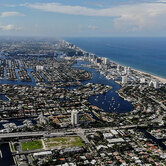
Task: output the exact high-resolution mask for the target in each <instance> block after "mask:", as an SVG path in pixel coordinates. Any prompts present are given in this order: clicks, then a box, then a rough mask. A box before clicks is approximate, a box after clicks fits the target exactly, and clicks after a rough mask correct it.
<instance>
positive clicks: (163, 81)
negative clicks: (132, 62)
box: [132, 68, 166, 84]
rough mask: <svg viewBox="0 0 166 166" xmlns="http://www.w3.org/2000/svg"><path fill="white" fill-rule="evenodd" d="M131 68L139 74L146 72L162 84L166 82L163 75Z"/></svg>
mask: <svg viewBox="0 0 166 166" xmlns="http://www.w3.org/2000/svg"><path fill="white" fill-rule="evenodd" d="M132 69H133V68H132ZM133 70H134V71H136V72H139V73H141V74H147V75H149V76H151V77H152V78H153V79H157V80H159V81H160V82H162V83H163V84H166V78H164V77H160V76H157V75H154V74H151V73H148V72H144V71H141V70H138V69H133Z"/></svg>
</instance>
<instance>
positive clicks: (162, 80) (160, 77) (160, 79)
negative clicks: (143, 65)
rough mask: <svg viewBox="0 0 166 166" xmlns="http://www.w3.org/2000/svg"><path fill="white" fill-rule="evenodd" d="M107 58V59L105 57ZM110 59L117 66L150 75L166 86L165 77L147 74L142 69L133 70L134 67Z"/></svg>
mask: <svg viewBox="0 0 166 166" xmlns="http://www.w3.org/2000/svg"><path fill="white" fill-rule="evenodd" d="M105 58H107V57H105ZM108 59H109V60H110V61H111V62H112V63H115V64H117V65H120V66H126V67H130V68H131V69H132V70H134V71H136V72H138V73H140V74H145V75H149V76H151V77H152V79H157V80H159V81H160V82H161V83H163V84H166V78H164V77H162V76H159V75H155V74H153V73H150V72H147V71H143V70H141V69H136V68H133V67H131V66H127V65H125V64H122V63H119V62H116V61H113V60H112V59H110V58H108Z"/></svg>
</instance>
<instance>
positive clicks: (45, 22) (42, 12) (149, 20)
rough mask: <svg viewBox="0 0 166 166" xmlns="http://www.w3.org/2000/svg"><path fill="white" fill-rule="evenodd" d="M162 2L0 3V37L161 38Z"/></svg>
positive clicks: (165, 30) (165, 28) (165, 10)
mask: <svg viewBox="0 0 166 166" xmlns="http://www.w3.org/2000/svg"><path fill="white" fill-rule="evenodd" d="M165 16H166V1H165V0H139V2H138V1H136V0H119V1H118V2H117V1H116V0H109V1H106V0H95V1H90V2H89V1H87V0H84V1H83V0H77V1H76V0H71V1H67V0H48V1H47V2H44V1H42V0H37V1H35V2H34V1H32V0H29V1H27V0H22V1H21V2H20V1H19V0H15V1H14V2H11V1H9V0H2V1H1V2H0V36H41V37H87V36H89V37H96V36H97V37H106V36H108V37H116V36H117V37H124V36H129V37H133V36H135V37H138V36H146V37H151V36H152V37H153V36H154V37H165V34H166V23H165V22H164V18H165Z"/></svg>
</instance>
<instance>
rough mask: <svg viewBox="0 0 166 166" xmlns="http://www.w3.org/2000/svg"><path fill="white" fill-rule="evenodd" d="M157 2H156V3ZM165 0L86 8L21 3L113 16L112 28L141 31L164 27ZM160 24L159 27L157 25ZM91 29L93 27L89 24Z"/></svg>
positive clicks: (76, 12) (64, 11)
mask: <svg viewBox="0 0 166 166" xmlns="http://www.w3.org/2000/svg"><path fill="white" fill-rule="evenodd" d="M156 2H157V3H156ZM163 2H165V0H159V1H155V2H147V3H146V2H142V3H135V4H123V5H118V6H113V7H108V8H100V9H96V8H88V7H83V6H71V5H63V4H60V3H34V4H28V3H26V4H22V5H21V6H25V7H28V8H33V9H38V10H42V11H45V12H55V13H63V14H69V15H82V16H100V17H111V18H113V23H114V28H115V29H116V30H117V29H118V30H121V31H141V30H149V29H151V30H152V29H155V28H156V27H157V28H158V29H164V28H166V23H165V21H164V20H163V18H165V17H166V4H165V3H163ZM110 22H111V20H110ZM158 25H160V27H159V26H158ZM90 28H91V29H93V28H95V27H93V26H90Z"/></svg>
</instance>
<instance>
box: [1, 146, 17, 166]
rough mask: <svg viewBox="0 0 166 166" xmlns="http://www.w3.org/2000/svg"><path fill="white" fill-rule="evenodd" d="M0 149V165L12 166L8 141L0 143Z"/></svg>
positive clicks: (12, 161)
mask: <svg viewBox="0 0 166 166" xmlns="http://www.w3.org/2000/svg"><path fill="white" fill-rule="evenodd" d="M0 150H1V152H2V157H3V158H1V157H0V166H12V165H14V160H13V157H12V154H11V151H10V147H9V144H8V143H5V144H2V145H0Z"/></svg>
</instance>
